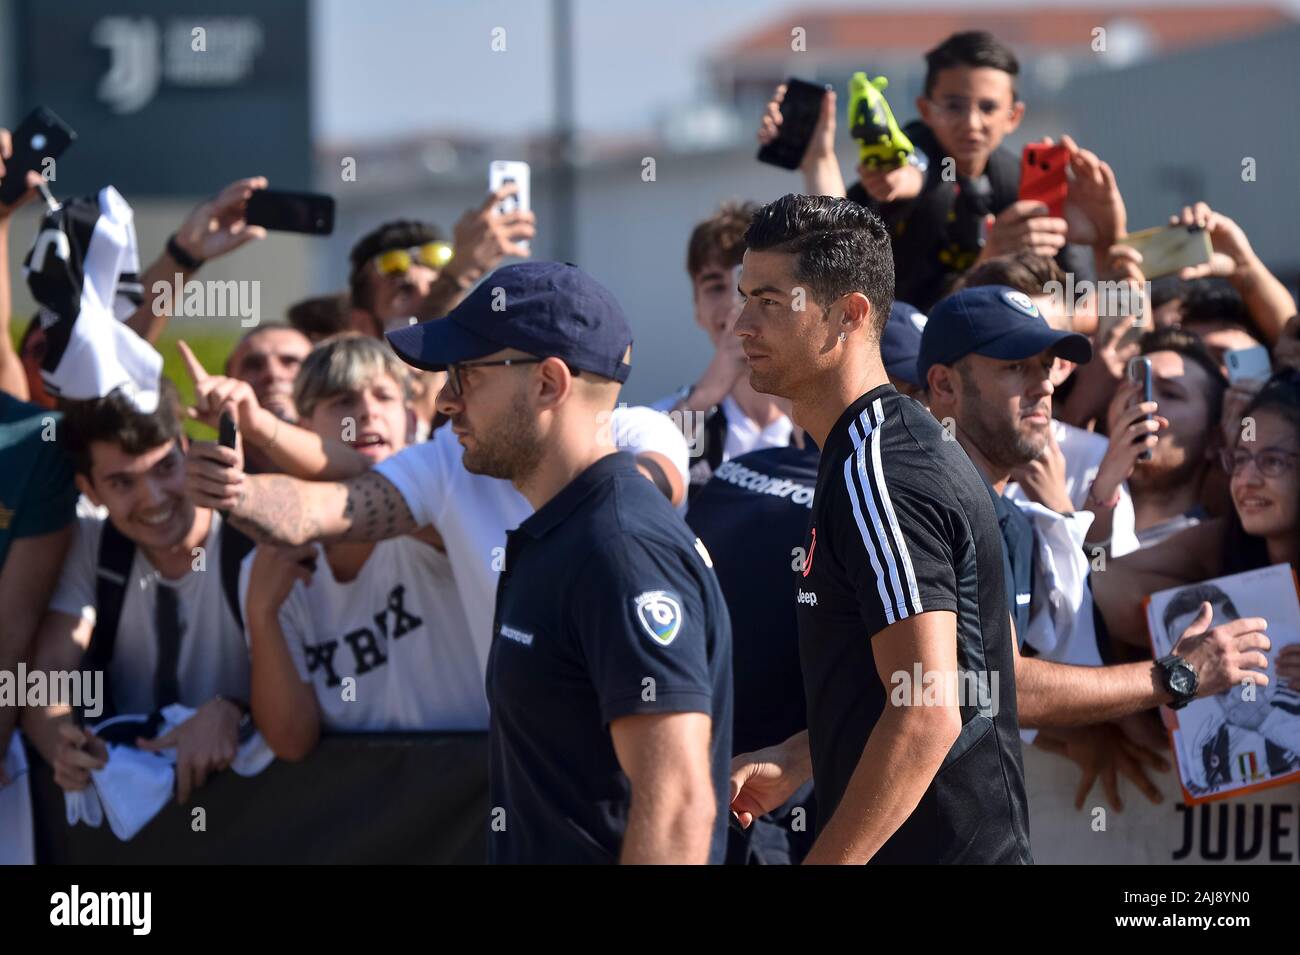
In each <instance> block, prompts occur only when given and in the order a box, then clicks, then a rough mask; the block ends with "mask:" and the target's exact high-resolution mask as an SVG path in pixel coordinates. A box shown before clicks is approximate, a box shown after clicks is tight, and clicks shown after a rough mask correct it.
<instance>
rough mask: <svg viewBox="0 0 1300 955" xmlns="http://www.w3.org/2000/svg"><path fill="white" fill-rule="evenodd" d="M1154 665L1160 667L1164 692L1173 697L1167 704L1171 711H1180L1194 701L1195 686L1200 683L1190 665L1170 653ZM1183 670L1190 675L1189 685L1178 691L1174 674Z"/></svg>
mask: <svg viewBox="0 0 1300 955" xmlns="http://www.w3.org/2000/svg"><path fill="white" fill-rule="evenodd" d="M1156 665H1157V666H1158V667H1160V673H1161V677H1162V678H1163V680H1164V684H1165V691H1166V692H1167V693H1168V694H1169V695H1170V696H1172V697H1173V700H1172V701H1171V702H1170V703H1168V704H1167V705H1168V707H1169V708H1170V709H1171V710H1181V709H1182V708H1183V707H1184V706H1186V705H1187V704H1188V703H1190V702H1192V700H1194V699H1196V690H1197V685H1198V684H1199V682H1200V681H1199V680H1198V679H1197V676H1196V671H1195V670H1194V669H1193V668H1192V665H1191V664H1190V663H1188V662H1187V661H1186V660H1184V659H1183V658H1182V657H1180V656H1178V654H1176V653H1171V654H1169V655H1168V656H1164V657H1161V658H1160V659H1159V660H1157V661H1156ZM1183 670H1186V671H1187V673H1188V674H1189V675H1190V680H1191V683H1190V686H1189V687H1187V688H1185V689H1181V690H1180V689H1179V688H1178V687H1177V686H1175V684H1174V673H1175V671H1179V672H1181V671H1183Z"/></svg>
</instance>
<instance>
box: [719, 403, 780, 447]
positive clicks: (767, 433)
mask: <svg viewBox="0 0 1300 955" xmlns="http://www.w3.org/2000/svg"><path fill="white" fill-rule="evenodd" d="M722 413H723V414H725V415H726V416H727V440H726V441H725V442H724V444H723V446H722V460H724V461H730V460H731V459H732V458H738V457H740V456H741V455H742V454H748V453H749V452H750V451H761V450H763V449H764V448H784V447H787V446H788V445H789V444H790V435H791V433H792V432H793V431H794V422H793V421H791V420H790V419H789V418H788V417H786V416H785V415H779V416H778V417H777V419H776V420H775V421H773V422H772V423H771V424H769V425H767V426H766V427H763V428H760V427H759V426H758V424H757V423H755V422H754V420H753V419H752V418H750V417H749V416H748V415H746V414H745V412H744V411H742V410H741V408H740V405H738V404H736V401H735V399H734V398H732V397H731V395H727V397H725V398H723V399H722Z"/></svg>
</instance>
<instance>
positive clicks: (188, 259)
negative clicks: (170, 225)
mask: <svg viewBox="0 0 1300 955" xmlns="http://www.w3.org/2000/svg"><path fill="white" fill-rule="evenodd" d="M167 254H168V255H170V256H171V257H172V259H173V260H174V261H175V262H176V264H177V265H179V266H180V267H181V268H183V269H186V270H188V271H190V272H193V271H195V270H196V269H197V268H198V267H199V266H200V265H202V264H203V259H196V258H194V256H192V255H190V254H189V253H188V252H186V251H185V250H184V249H182V248H181V245H180V243H179V242H177V241H176V233H174V232H173V233H172V235H171V237H170V238H169V239H168V240H167Z"/></svg>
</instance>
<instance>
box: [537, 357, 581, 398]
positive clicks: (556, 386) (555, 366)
mask: <svg viewBox="0 0 1300 955" xmlns="http://www.w3.org/2000/svg"><path fill="white" fill-rule="evenodd" d="M536 381H537V383H538V387H539V389H540V390H539V392H538V395H537V400H538V407H540V408H547V409H554V408H555V407H557V406H558V405H559V404H560V403H561V402H563V401H564V399H565V398H567V397H568V396H569V393H570V392H571V391H572V390H573V375H571V374H570V373H569V367H568V366H567V365H566V364H565V363H564V362H562V361H561V360H560V359H558V358H547V359H546V360H545V361H543V362H542V363H541V364H539V365H538V366H537V378H536Z"/></svg>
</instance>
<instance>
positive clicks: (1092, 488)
mask: <svg viewBox="0 0 1300 955" xmlns="http://www.w3.org/2000/svg"><path fill="white" fill-rule="evenodd" d="M1122 493H1123V486H1122V485H1121V486H1119V487H1116V488H1115V493H1114V495H1112V496H1111V498H1110V500H1108V501H1103V500H1100V499H1099V498H1098V497H1097V494H1096V484H1095V483H1093V484H1090V485H1088V496H1087V497H1086V498H1085V499H1084V502H1083V503H1084V504H1085V505H1086V506H1088V509H1089V510H1095V509H1096V508H1103V509H1106V510H1109V509H1111V508H1113V507H1117V506H1118V505H1119V499H1120V497H1121V495H1122Z"/></svg>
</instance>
